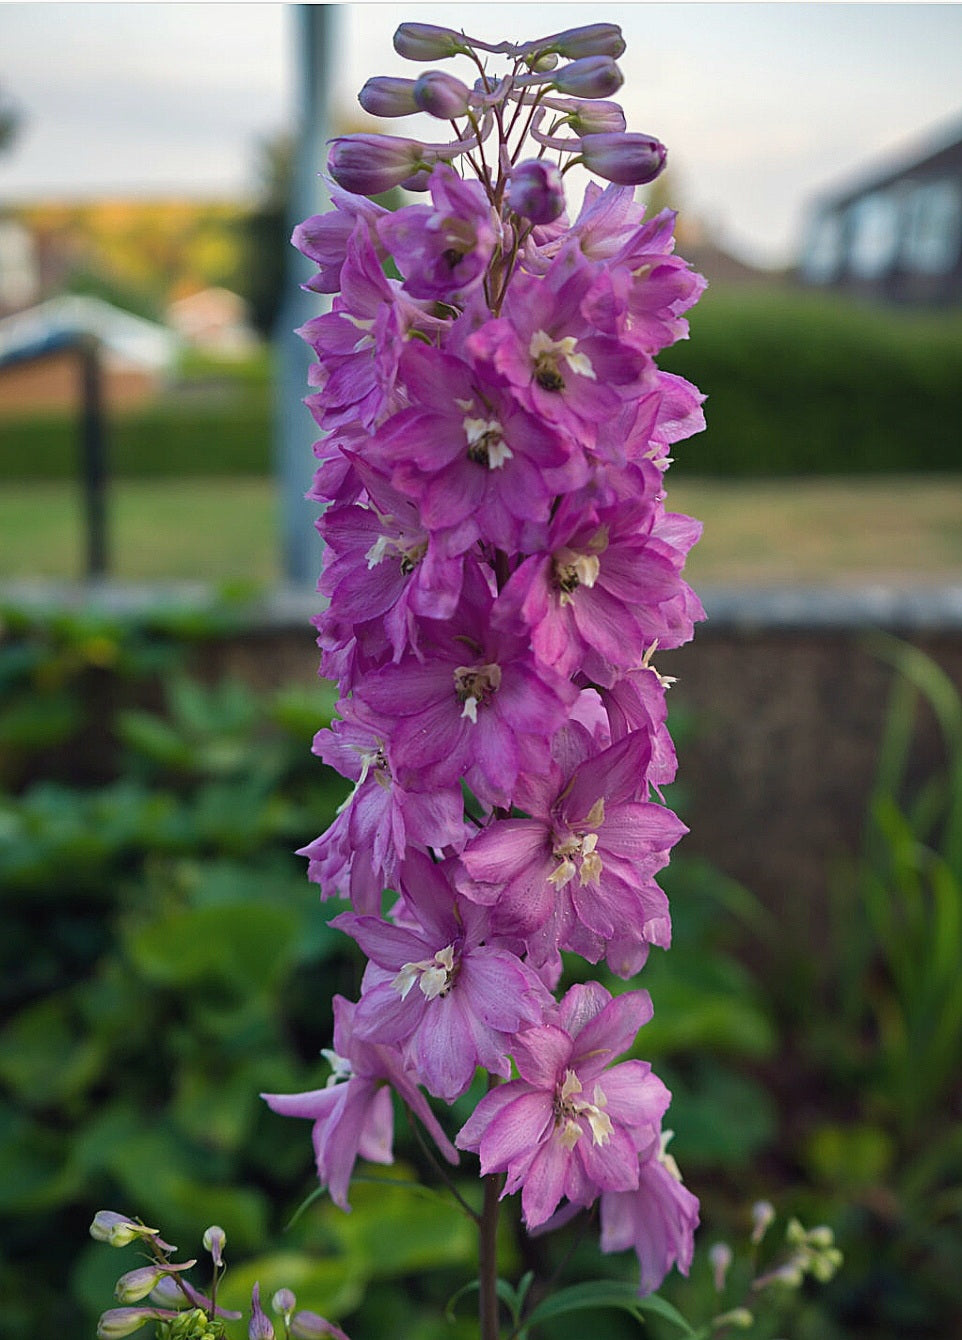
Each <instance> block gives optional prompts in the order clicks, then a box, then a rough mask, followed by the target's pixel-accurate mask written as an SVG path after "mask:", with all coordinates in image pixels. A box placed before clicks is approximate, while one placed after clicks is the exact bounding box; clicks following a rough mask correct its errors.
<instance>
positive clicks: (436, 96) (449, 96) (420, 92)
mask: <svg viewBox="0 0 962 1340" xmlns="http://www.w3.org/2000/svg"><path fill="white" fill-rule="evenodd" d="M413 97H414V101H415V104H416V105H417V108H418V110H419V111H422V112H427V113H428V114H429V115H430V116H436V117H437V118H438V119H439V120H441V121H453V120H454V119H455V118H456V117H458V116H464V114H465V112H466V111H467V110H468V99H469V97H470V89H469V88H468V86H467V84H462V83H461V80H460V79H455V77H454V75H453V74H446V73H445V72H444V70H428V71H427V73H426V74H422V75H421V77H420V79H417V80H415V82H414V92H413Z"/></svg>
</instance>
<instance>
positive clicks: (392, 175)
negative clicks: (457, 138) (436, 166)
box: [327, 135, 423, 195]
mask: <svg viewBox="0 0 962 1340" xmlns="http://www.w3.org/2000/svg"><path fill="white" fill-rule="evenodd" d="M421 166H423V164H422V162H421V145H420V144H418V142H417V140H405V139H401V138H400V137H399V136H395V135H341V136H339V137H338V138H337V139H334V140H331V149H330V153H329V154H328V158H327V170H328V171H329V172H330V174H331V176H332V177H333V178H334V180H335V181H336V182H337V184H338V186H343V187H344V189H345V191H353V192H354V194H355V195H379V194H380V193H381V192H382V191H389V190H390V189H391V188H392V186H400V184H401V182H403V181H404V179H405V178H406V177H410V176H411V175H412V174H413V173H414V172H415V171H416V170H417V169H418V168H419V167H421Z"/></svg>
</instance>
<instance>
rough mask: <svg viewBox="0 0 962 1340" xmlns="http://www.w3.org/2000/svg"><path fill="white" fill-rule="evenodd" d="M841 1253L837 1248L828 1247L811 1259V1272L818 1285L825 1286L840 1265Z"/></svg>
mask: <svg viewBox="0 0 962 1340" xmlns="http://www.w3.org/2000/svg"><path fill="white" fill-rule="evenodd" d="M842 1259H843V1258H842V1253H841V1252H840V1251H839V1250H838V1248H837V1247H829V1248H827V1249H826V1250H824V1251H820V1252H817V1253H816V1254H815V1255H814V1256H813V1257H812V1262H811V1267H810V1268H811V1272H812V1274H813V1275H814V1276H815V1278H816V1279H817V1280H818V1282H819V1284H827V1283H828V1282H829V1280H830V1279H832V1277H833V1276H834V1275H835V1272H836V1271H837V1270H838V1268H839V1267H840V1266H841V1264H842Z"/></svg>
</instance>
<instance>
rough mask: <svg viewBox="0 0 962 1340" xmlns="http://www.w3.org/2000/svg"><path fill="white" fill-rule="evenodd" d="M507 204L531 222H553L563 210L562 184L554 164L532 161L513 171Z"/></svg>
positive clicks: (542, 160)
mask: <svg viewBox="0 0 962 1340" xmlns="http://www.w3.org/2000/svg"><path fill="white" fill-rule="evenodd" d="M508 204H509V205H510V206H511V208H512V209H513V210H514V212H515V213H516V214H520V215H522V217H523V218H526V219H530V220H531V222H532V223H552V222H553V221H554V220H555V219H556V218H557V217H558V215H559V214H561V213H562V212H563V210H564V207H565V190H564V183H563V181H562V180H561V173H560V172H559V171H558V169H557V168H556V167H555V165H554V163H547V162H545V161H544V159H542V158H532V159H529V160H528V162H526V163H519V164H518V166H517V167H516V168H513V169H512V171H511V180H510V182H509V184H508Z"/></svg>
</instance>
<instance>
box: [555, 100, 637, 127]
mask: <svg viewBox="0 0 962 1340" xmlns="http://www.w3.org/2000/svg"><path fill="white" fill-rule="evenodd" d="M625 124H626V123H625V114H624V112H623V111H622V109H621V108H620V107H619V105H618V103H616V102H590V101H588V100H585V101H584V102H576V103H572V105H571V112H570V113H569V115H568V125H569V126H570V127H571V129H572V130H573V131H574V132H575V134H576V135H611V134H615V135H617V134H620V133H621V132H623V131H624V129H625Z"/></svg>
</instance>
